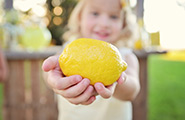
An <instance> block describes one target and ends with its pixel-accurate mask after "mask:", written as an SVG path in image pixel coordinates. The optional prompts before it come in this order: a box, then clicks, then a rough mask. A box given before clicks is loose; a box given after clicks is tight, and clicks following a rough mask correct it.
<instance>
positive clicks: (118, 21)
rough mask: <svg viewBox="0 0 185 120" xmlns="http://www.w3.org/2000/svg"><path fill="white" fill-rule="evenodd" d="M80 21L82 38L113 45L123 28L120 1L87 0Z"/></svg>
mask: <svg viewBox="0 0 185 120" xmlns="http://www.w3.org/2000/svg"><path fill="white" fill-rule="evenodd" d="M80 19H81V22H80V30H81V31H80V32H81V34H82V37H85V38H93V39H99V40H103V41H107V42H110V43H114V42H115V41H116V40H118V38H119V36H120V33H121V30H122V26H123V18H122V15H121V5H120V0H87V2H86V3H85V6H84V8H83V10H82V12H81V17H80Z"/></svg>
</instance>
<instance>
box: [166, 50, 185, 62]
mask: <svg viewBox="0 0 185 120" xmlns="http://www.w3.org/2000/svg"><path fill="white" fill-rule="evenodd" d="M163 58H164V59H168V60H174V61H185V50H174V51H169V52H167V53H166V54H164V56H163Z"/></svg>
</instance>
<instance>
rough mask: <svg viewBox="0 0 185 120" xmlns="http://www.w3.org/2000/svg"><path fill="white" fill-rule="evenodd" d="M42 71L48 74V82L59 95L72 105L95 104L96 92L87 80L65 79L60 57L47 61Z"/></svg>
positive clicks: (72, 77) (79, 77) (77, 76)
mask: <svg viewBox="0 0 185 120" xmlns="http://www.w3.org/2000/svg"><path fill="white" fill-rule="evenodd" d="M42 69H43V70H44V71H45V72H48V74H47V76H46V81H47V83H48V85H49V86H50V87H51V88H52V89H53V91H54V92H55V93H57V94H60V95H62V96H63V97H64V98H65V99H67V100H68V101H69V102H71V103H72V104H83V105H88V104H91V103H92V102H94V100H95V99H96V97H95V93H96V92H95V90H94V88H93V86H91V85H90V81H89V80H88V79H87V78H84V79H83V78H82V77H81V76H80V75H73V76H69V77H65V76H64V75H63V73H62V71H61V69H60V67H59V63H58V56H52V57H49V58H48V59H46V60H45V61H44V63H43V66H42Z"/></svg>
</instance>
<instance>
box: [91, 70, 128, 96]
mask: <svg viewBox="0 0 185 120" xmlns="http://www.w3.org/2000/svg"><path fill="white" fill-rule="evenodd" d="M125 81H126V74H125V73H124V72H123V73H122V75H121V76H120V78H119V79H118V80H117V82H115V83H113V84H112V85H109V86H104V85H103V84H102V83H95V85H94V87H95V89H96V92H97V94H99V95H100V96H102V97H103V98H105V99H108V98H110V97H111V96H112V95H113V94H114V90H115V88H116V85H117V84H122V83H124V82H125Z"/></svg>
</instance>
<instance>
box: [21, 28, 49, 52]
mask: <svg viewBox="0 0 185 120" xmlns="http://www.w3.org/2000/svg"><path fill="white" fill-rule="evenodd" d="M50 42H51V33H50V32H49V30H48V29H47V28H44V27H40V26H29V27H26V28H25V31H24V33H23V34H22V36H21V41H20V44H21V46H22V47H23V48H26V49H28V50H39V49H41V48H44V47H47V46H49V44H50Z"/></svg>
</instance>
